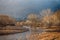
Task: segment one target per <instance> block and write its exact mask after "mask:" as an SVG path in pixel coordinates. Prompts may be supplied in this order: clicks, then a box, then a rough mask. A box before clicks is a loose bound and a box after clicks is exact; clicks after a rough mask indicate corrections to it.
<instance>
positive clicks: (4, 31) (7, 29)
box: [0, 26, 29, 35]
mask: <svg viewBox="0 0 60 40" xmlns="http://www.w3.org/2000/svg"><path fill="white" fill-rule="evenodd" d="M26 31H29V29H27V28H23V27H16V26H11V27H10V26H8V27H3V28H0V35H7V34H15V33H22V32H26Z"/></svg>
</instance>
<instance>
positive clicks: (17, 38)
mask: <svg viewBox="0 0 60 40" xmlns="http://www.w3.org/2000/svg"><path fill="white" fill-rule="evenodd" d="M29 35H30V32H29V31H28V32H23V33H17V34H10V35H3V36H0V40H27V39H26V36H29Z"/></svg>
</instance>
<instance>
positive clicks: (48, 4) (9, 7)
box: [0, 0, 60, 18]
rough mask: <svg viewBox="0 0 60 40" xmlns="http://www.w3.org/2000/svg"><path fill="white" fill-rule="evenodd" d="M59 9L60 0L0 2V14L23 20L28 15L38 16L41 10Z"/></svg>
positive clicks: (6, 0)
mask: <svg viewBox="0 0 60 40" xmlns="http://www.w3.org/2000/svg"><path fill="white" fill-rule="evenodd" d="M47 8H50V9H51V10H52V11H55V10H57V9H60V0H0V14H6V15H10V16H12V17H15V18H23V17H25V16H27V14H30V13H36V14H39V12H40V11H41V10H44V9H47Z"/></svg>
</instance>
